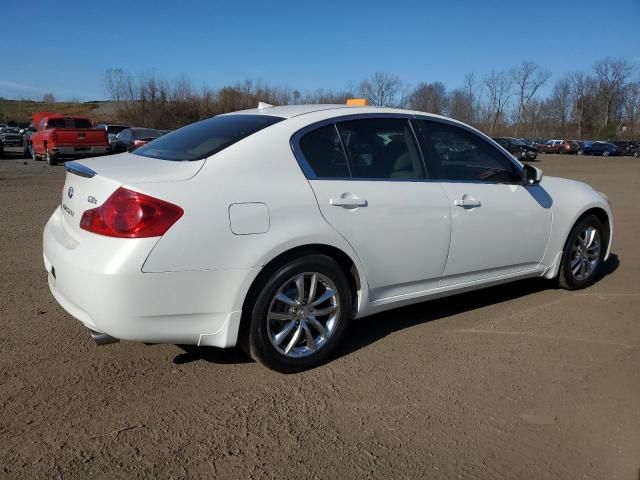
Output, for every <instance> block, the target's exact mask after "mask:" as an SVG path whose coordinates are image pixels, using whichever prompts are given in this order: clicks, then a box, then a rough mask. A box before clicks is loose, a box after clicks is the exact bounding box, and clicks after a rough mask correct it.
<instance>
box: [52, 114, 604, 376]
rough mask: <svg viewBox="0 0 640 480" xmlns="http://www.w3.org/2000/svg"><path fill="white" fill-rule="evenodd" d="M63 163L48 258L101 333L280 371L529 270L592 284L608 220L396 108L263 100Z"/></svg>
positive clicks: (485, 142) (565, 183) (548, 181)
mask: <svg viewBox="0 0 640 480" xmlns="http://www.w3.org/2000/svg"><path fill="white" fill-rule="evenodd" d="M66 169H67V176H66V183H65V186H64V189H63V192H62V199H61V205H60V206H59V207H58V208H57V209H56V210H55V212H54V213H53V215H52V216H51V218H50V219H49V221H48V223H47V225H46V227H45V230H44V247H43V249H44V263H45V267H46V269H47V271H48V272H49V287H50V288H51V292H52V293H53V296H54V297H55V298H56V300H57V301H58V302H59V303H60V305H62V307H63V308H64V309H65V310H66V311H67V312H69V313H70V314H71V315H72V316H74V317H75V318H77V319H78V320H80V321H81V322H82V323H83V324H84V325H86V326H87V327H88V328H89V329H90V330H91V334H92V336H93V337H94V339H96V341H97V342H98V343H99V344H104V343H109V342H112V341H117V340H118V339H125V340H134V341H140V342H149V343H178V344H196V345H210V346H216V347H233V346H235V345H237V344H239V345H241V346H242V347H243V348H244V349H245V350H246V351H247V352H248V353H249V354H250V355H251V356H252V357H253V358H254V359H256V360H258V361H260V362H262V363H264V364H265V365H267V366H268V367H270V368H273V369H276V370H279V371H283V372H292V371H299V370H303V369H307V368H311V367H313V366H315V365H318V364H319V363H321V362H323V361H325V360H326V359H327V357H329V356H330V355H331V354H332V352H333V351H334V350H335V348H336V346H337V345H338V344H339V343H340V341H341V340H342V338H343V337H344V335H345V331H346V328H347V325H348V323H349V321H350V320H351V319H352V318H360V317H365V316H368V315H371V314H374V313H378V312H381V311H383V310H388V309H391V308H395V307H399V306H403V305H409V304H412V303H416V302H422V301H425V300H428V299H432V298H436V297H442V296H446V295H453V294H456V293H459V292H464V291H468V290H472V289H478V288H482V287H486V286H489V285H496V284H499V283H505V282H510V281H514V280H517V279H521V278H527V277H544V278H547V279H550V280H551V279H556V281H557V282H559V284H560V285H561V286H562V287H565V288H568V289H578V288H584V287H587V286H589V285H591V284H592V283H593V282H594V280H595V279H597V277H598V273H599V270H600V268H601V266H602V263H603V261H605V260H606V259H607V257H608V255H609V250H610V246H611V239H612V233H613V216H612V212H611V206H610V205H609V202H608V200H607V197H606V196H605V195H604V194H602V193H599V192H596V191H595V190H593V189H592V188H591V187H590V186H589V185H586V184H584V183H580V182H576V181H572V180H564V179H559V178H550V177H545V178H544V179H543V178H542V172H541V171H540V170H539V169H537V168H534V167H532V166H529V165H522V164H521V163H519V162H517V161H516V160H514V159H513V157H512V156H511V155H510V154H509V152H507V151H506V150H504V149H503V148H502V147H500V146H499V145H498V144H497V143H495V142H494V141H492V140H491V139H490V138H488V137H487V136H485V135H484V134H482V133H480V132H479V131H477V130H475V129H473V128H471V127H469V126H467V125H464V124H462V123H460V122H457V121H454V120H451V119H447V118H443V117H439V116H435V115H429V114H425V113H421V112H415V111H406V110H397V109H390V108H375V107H362V106H357V107H353V106H345V105H296V106H282V107H272V106H270V105H264V104H261V105H260V107H259V108H257V109H252V110H246V111H242V112H235V113H231V114H226V115H220V116H217V117H213V118H210V119H207V120H203V121H200V122H198V123H194V124H192V125H189V126H186V127H184V128H181V129H179V130H176V131H174V132H172V133H169V134H168V135H166V136H163V137H161V138H159V139H157V140H154V141H153V142H151V143H149V144H147V145H146V146H143V147H141V148H139V149H137V150H136V151H135V152H133V153H123V154H120V155H115V156H111V157H101V158H93V159H87V160H81V161H75V162H70V163H67V164H66Z"/></svg>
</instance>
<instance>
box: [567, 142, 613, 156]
mask: <svg viewBox="0 0 640 480" xmlns="http://www.w3.org/2000/svg"><path fill="white" fill-rule="evenodd" d="M620 152H621V150H620V147H618V146H617V145H614V144H612V143H607V142H580V148H579V150H578V155H602V156H603V157H608V156H609V155H620Z"/></svg>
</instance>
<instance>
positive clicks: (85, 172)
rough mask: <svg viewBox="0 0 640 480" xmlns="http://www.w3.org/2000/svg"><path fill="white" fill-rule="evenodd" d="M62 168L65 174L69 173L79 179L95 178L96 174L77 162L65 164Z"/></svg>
mask: <svg viewBox="0 0 640 480" xmlns="http://www.w3.org/2000/svg"><path fill="white" fill-rule="evenodd" d="M64 168H65V170H66V171H67V172H71V173H73V174H75V175H78V176H80V177H85V178H93V177H95V176H96V172H94V171H93V170H91V169H90V168H89V167H87V166H86V165H83V164H82V163H79V162H67V163H65V164H64Z"/></svg>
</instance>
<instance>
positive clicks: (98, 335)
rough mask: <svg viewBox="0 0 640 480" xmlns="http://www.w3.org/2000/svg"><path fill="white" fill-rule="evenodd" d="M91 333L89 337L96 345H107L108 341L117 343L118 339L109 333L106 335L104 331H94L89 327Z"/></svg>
mask: <svg viewBox="0 0 640 480" xmlns="http://www.w3.org/2000/svg"><path fill="white" fill-rule="evenodd" d="M89 332H90V333H91V338H93V341H94V342H96V345H98V346H102V345H109V344H110V343H118V342H119V341H120V339H118V338H115V337H112V336H111V335H107V334H106V333H102V332H96V331H95V330H91V329H89Z"/></svg>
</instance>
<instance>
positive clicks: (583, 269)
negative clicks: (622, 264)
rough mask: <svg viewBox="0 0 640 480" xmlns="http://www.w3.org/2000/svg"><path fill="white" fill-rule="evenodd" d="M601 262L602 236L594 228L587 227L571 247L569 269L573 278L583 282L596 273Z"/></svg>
mask: <svg viewBox="0 0 640 480" xmlns="http://www.w3.org/2000/svg"><path fill="white" fill-rule="evenodd" d="M599 261H600V234H599V233H598V230H597V229H596V228H594V227H587V228H585V229H584V230H583V231H581V232H580V233H579V234H578V235H577V236H576V238H575V240H574V242H573V245H572V246H571V261H570V264H569V267H570V268H571V273H572V275H573V277H574V278H575V279H576V280H578V281H583V280H585V279H587V278H589V276H591V274H592V273H593V272H594V270H595V269H596V267H597V266H598V262H599Z"/></svg>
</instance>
